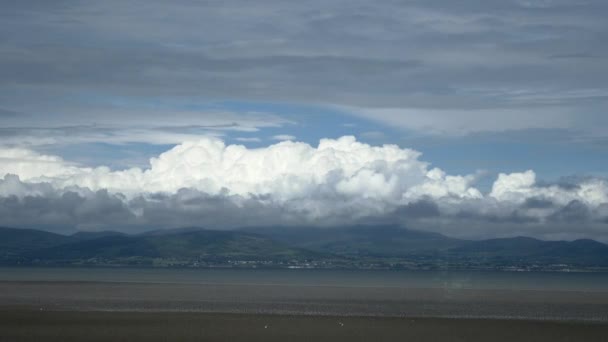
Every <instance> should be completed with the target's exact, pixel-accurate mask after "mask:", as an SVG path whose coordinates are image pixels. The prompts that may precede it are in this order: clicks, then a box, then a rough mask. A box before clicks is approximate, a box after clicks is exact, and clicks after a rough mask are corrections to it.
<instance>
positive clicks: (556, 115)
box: [0, 0, 608, 138]
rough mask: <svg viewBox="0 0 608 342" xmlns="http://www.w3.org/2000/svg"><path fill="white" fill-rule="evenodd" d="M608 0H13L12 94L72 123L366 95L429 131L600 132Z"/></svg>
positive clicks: (2, 76)
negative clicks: (188, 105)
mask: <svg viewBox="0 0 608 342" xmlns="http://www.w3.org/2000/svg"><path fill="white" fill-rule="evenodd" d="M607 14H608V5H607V4H606V2H605V1H518V0H509V1H498V0H496V1H484V2H483V3H481V2H479V1H459V2H458V3H457V4H456V3H454V2H453V1H446V0H441V1H408V2H402V1H382V2H369V1H343V0H335V1H312V2H300V3H295V2H283V1H272V0H267V1H256V2H255V4H253V3H251V2H249V1H225V2H224V1H222V2H215V1H205V2H192V1H185V0H182V1H172V2H170V3H169V2H164V1H129V2H124V1H103V2H95V3H91V2H87V1H79V0H70V1H53V2H39V1H8V2H4V3H3V11H2V15H1V16H0V41H1V42H2V43H0V94H2V95H0V101H2V103H3V106H4V107H5V109H6V110H8V111H11V112H12V111H17V112H24V113H28V114H30V115H33V117H34V121H35V118H41V117H42V116H48V115H49V114H53V115H55V116H57V117H61V119H58V120H59V121H62V120H63V122H62V124H63V125H65V121H69V119H71V118H77V117H78V116H79V115H82V113H83V112H90V111H93V112H96V113H101V112H103V113H109V112H115V111H117V110H119V109H120V110H123V111H124V110H127V111H129V113H130V115H131V116H133V117H139V118H140V119H141V118H143V117H145V116H146V113H145V110H141V109H142V108H139V107H138V105H137V104H133V103H132V104H131V105H127V106H123V107H126V109H125V108H122V107H121V105H120V104H118V105H117V103H116V102H120V101H116V98H129V99H132V100H134V102H135V103H136V102H137V101H140V102H146V101H148V100H149V99H150V98H170V99H174V100H176V101H179V100H180V99H182V100H183V99H184V98H188V99H190V100H193V101H200V102H205V101H215V100H234V99H237V100H262V101H281V102H300V103H321V104H329V105H339V106H345V107H346V108H365V110H362V111H361V112H360V114H361V115H363V116H365V117H368V118H371V119H377V120H381V121H383V122H388V123H394V122H397V123H398V124H399V125H398V126H402V127H404V128H409V129H418V130H424V128H425V127H427V128H428V127H430V128H431V129H433V128H435V129H436V130H437V131H446V130H447V131H454V132H457V133H458V132H465V133H470V132H477V131H487V130H490V131H493V130H497V129H502V128H504V129H526V128H544V127H543V123H544V124H545V125H547V126H549V128H555V129H567V130H573V131H577V132H578V131H583V132H584V133H585V134H584V135H585V136H592V137H596V138H597V137H598V136H606V135H608V132H606V131H605V130H604V129H602V128H601V127H602V125H599V124H598V123H599V122H602V123H604V124H608V122H606V120H608V119H606V115H605V110H604V108H606V105H607V104H608V70H607V68H605V64H606V59H607V58H608V46H607V45H606V44H604V42H605V41H606V39H607V38H608V24H607V22H606V20H605V17H606V15H607ZM32 99H36V100H35V101H32ZM117 106H118V107H119V108H118V109H117ZM378 108H397V109H409V110H415V111H416V112H417V113H419V114H418V116H420V115H421V114H420V113H422V114H423V115H424V114H427V116H428V117H434V119H432V120H430V121H423V122H418V123H416V122H415V120H414V122H413V123H412V118H411V115H410V114H407V113H403V112H400V111H399V110H398V111H397V112H396V114H390V115H389V114H386V113H384V114H383V113H378V112H374V109H378ZM136 109H138V110H136ZM144 109H145V108H144ZM436 110H445V111H447V112H446V113H445V114H437V113H436V112H433V111H436ZM425 111H426V112H425ZM429 111H430V112H429ZM471 111H473V112H471ZM497 111H498V112H497ZM501 111H502V112H501ZM504 111H510V112H507V113H511V115H507V114H504ZM466 112H471V113H472V114H470V113H469V114H466ZM513 113H515V114H513ZM97 115H99V114H97ZM496 116H501V117H504V116H507V117H508V116H513V117H514V118H515V119H513V120H505V119H503V120H495V117H496ZM120 117H121V115H118V116H117V118H116V119H115V120H114V123H120ZM463 118H464V122H463ZM575 119H577V120H575ZM15 122H17V123H18V121H13V123H15ZM475 123H479V124H475ZM50 124H56V122H55V123H53V122H51V123H50ZM461 125H468V126H471V127H469V128H468V129H464V130H463V129H462V128H461V127H459V126H461ZM13 126H14V125H13ZM603 126H608V125H603Z"/></svg>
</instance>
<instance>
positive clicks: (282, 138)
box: [272, 134, 296, 141]
mask: <svg viewBox="0 0 608 342" xmlns="http://www.w3.org/2000/svg"><path fill="white" fill-rule="evenodd" d="M272 140H279V141H293V140H296V137H295V136H293V135H289V134H279V135H275V136H273V137H272Z"/></svg>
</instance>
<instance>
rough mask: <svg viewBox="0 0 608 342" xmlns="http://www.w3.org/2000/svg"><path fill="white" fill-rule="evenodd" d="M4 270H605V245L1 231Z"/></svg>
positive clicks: (357, 230) (301, 233) (287, 232)
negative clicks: (84, 267) (12, 267)
mask: <svg viewBox="0 0 608 342" xmlns="http://www.w3.org/2000/svg"><path fill="white" fill-rule="evenodd" d="M0 263H1V264H4V265H97V266H129V265H143V266H162V267H168V266H183V267H318V268H409V269H437V268H457V269H540V270H547V269H556V268H558V269H564V268H567V269H604V268H608V245H605V244H603V243H600V242H597V241H594V240H576V241H543V240H538V239H534V238H529V237H514V238H501V239H489V240H479V241H473V240H461V239H455V238H450V237H447V236H444V235H441V234H438V233H431V232H422V231H416V230H410V229H404V228H400V227H396V226H354V227H341V228H312V227H257V228H246V229H241V230H210V229H203V228H197V227H193V228H180V229H166V230H157V231H151V232H147V233H143V234H137V235H127V234H124V233H119V232H112V231H103V232H79V233H76V234H73V235H60V234H55V233H50V232H45V231H40V230H33V229H20V228H19V229H17V228H0Z"/></svg>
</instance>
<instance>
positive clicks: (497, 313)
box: [0, 267, 608, 322]
mask: <svg viewBox="0 0 608 342" xmlns="http://www.w3.org/2000/svg"><path fill="white" fill-rule="evenodd" d="M2 308H4V309H6V308H17V309H36V310H62V311H78V310H82V311H153V312H210V313H260V314H288V315H330V316H331V315H337V316H388V317H458V318H500V319H505V318H507V319H535V320H561V321H600V322H608V273H590V272H569V273H567V272H483V271H470V272H468V271H380V270H314V269H159V268H72V267H70V268H30V267H23V268H20V267H8V268H0V309H2Z"/></svg>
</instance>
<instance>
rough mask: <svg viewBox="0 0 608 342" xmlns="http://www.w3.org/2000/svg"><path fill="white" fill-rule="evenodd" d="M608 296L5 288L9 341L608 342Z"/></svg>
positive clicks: (253, 287) (0, 297)
mask: <svg viewBox="0 0 608 342" xmlns="http://www.w3.org/2000/svg"><path fill="white" fill-rule="evenodd" d="M606 336H608V292H580V291H538V290H479V289H474V290H472V289H469V290H467V289H450V288H446V289H441V288H434V289H416V288H399V287H356V286H349V287H344V286H299V285H270V284H267V285H263V284H262V285H261V284H183V283H127V282H76V281H71V282H59V281H0V342H4V341H11V342H12V341H371V340H373V341H518V342H521V341H606Z"/></svg>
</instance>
